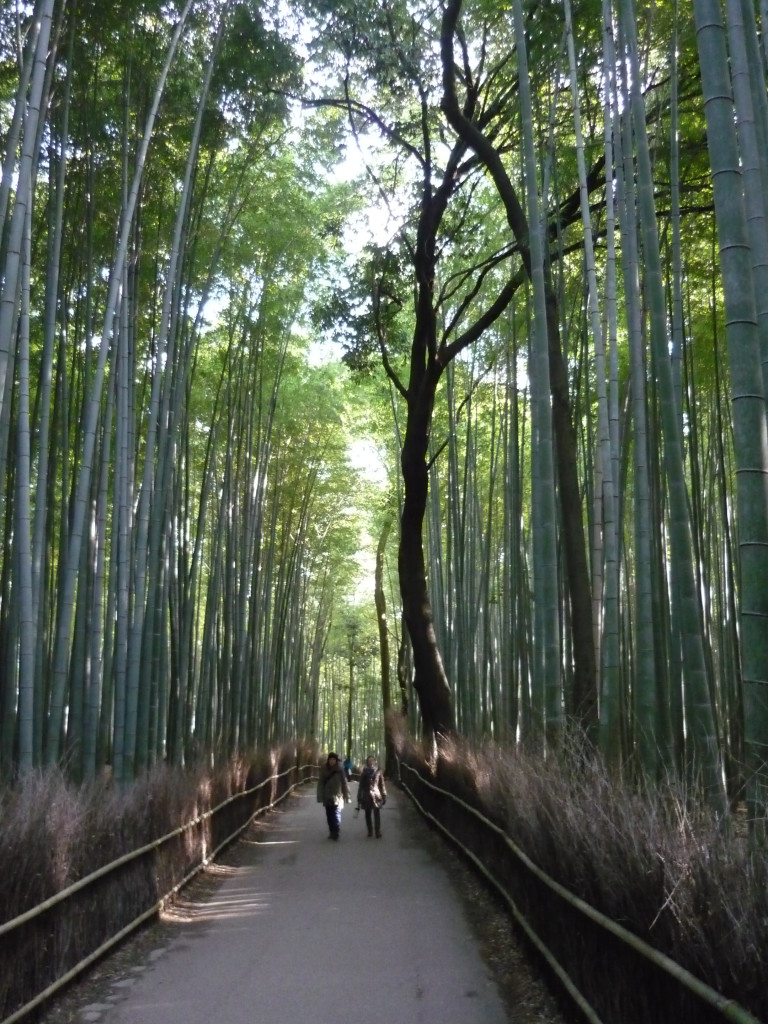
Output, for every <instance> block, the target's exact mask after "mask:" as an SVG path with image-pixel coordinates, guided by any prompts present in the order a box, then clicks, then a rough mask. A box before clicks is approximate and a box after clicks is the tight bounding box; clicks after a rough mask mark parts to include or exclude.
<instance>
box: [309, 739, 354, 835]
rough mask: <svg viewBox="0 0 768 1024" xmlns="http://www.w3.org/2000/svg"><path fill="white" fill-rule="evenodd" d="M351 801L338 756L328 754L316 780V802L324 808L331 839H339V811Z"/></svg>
mask: <svg viewBox="0 0 768 1024" xmlns="http://www.w3.org/2000/svg"><path fill="white" fill-rule="evenodd" d="M351 799H352V798H351V796H350V795H349V786H348V785H347V776H346V775H345V774H344V769H343V768H342V766H341V765H340V764H339V756H338V754H334V753H330V754H329V755H328V760H327V761H326V762H325V764H324V765H323V766H322V768H321V769H320V778H319V779H318V780H317V802H318V803H319V804H322V805H323V806H324V807H325V817H326V820H327V821H328V834H329V836H330V838H331V839H338V838H339V833H340V832H341V810H342V808H343V806H344V804H348V803H349V802H350V800H351Z"/></svg>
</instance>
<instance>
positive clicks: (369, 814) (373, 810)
mask: <svg viewBox="0 0 768 1024" xmlns="http://www.w3.org/2000/svg"><path fill="white" fill-rule="evenodd" d="M371 818H373V821H371ZM374 823H375V825H376V835H378V834H379V833H380V832H381V809H380V808H379V807H366V808H365V824H366V827H367V829H368V835H369V836H372V835H373V825H374Z"/></svg>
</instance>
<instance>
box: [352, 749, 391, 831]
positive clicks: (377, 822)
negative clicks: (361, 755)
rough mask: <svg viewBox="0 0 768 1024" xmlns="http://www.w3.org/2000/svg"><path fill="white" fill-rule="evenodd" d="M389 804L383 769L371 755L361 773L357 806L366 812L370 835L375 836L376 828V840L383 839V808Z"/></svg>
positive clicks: (366, 822)
mask: <svg viewBox="0 0 768 1024" xmlns="http://www.w3.org/2000/svg"><path fill="white" fill-rule="evenodd" d="M386 802H387V789H386V786H385V785H384V776H383V775H382V773H381V768H379V766H378V765H377V764H376V758H375V757H374V756H373V755H371V756H370V757H368V758H366V761H365V768H363V770H362V772H361V773H360V782H359V783H358V786H357V806H358V807H362V808H363V810H364V811H365V824H366V827H367V829H368V835H369V836H372V835H373V829H374V826H375V827H376V838H377V839H381V808H382V806H383V805H384V804H385V803H386Z"/></svg>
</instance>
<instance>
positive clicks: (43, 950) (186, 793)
mask: <svg viewBox="0 0 768 1024" xmlns="http://www.w3.org/2000/svg"><path fill="white" fill-rule="evenodd" d="M315 759H316V751H315V749H314V747H313V746H310V745H307V744H299V745H297V744H296V743H292V744H286V745H284V746H282V747H280V748H278V749H276V750H274V751H271V752H266V753H262V752H254V753H252V754H251V755H249V756H243V757H240V758H237V759H233V760H231V761H230V762H229V763H228V764H226V765H224V766H222V767H221V768H219V769H217V770H215V771H210V770H208V769H206V768H205V767H204V766H203V765H193V766H190V767H187V768H185V769H178V768H171V767H168V766H164V765H162V766H158V767H156V768H154V769H152V770H151V771H149V772H147V773H146V774H144V775H143V776H141V777H140V778H139V779H138V780H137V781H136V782H134V783H133V784H131V785H129V786H124V787H119V786H114V785H111V784H110V782H109V781H108V780H100V781H98V782H93V783H90V784H88V785H84V786H75V785H73V784H72V783H70V782H69V781H68V780H67V779H66V777H65V776H64V774H62V773H61V772H59V771H49V772H45V773H38V772H34V773H30V774H29V775H27V776H25V777H24V778H22V779H21V780H20V781H19V782H18V784H17V785H16V786H14V787H13V788H8V789H5V790H2V791H0V821H1V822H2V828H0V907H2V921H3V922H5V921H10V920H12V919H13V918H15V917H17V916H19V915H21V914H24V913H25V912H27V911H29V910H31V909H32V908H35V907H38V906H39V905H40V904H42V903H44V902H45V901H46V900H48V899H49V898H50V897H52V896H54V895H55V894H57V893H58V892H60V891H61V890H62V889H65V888H66V887H68V886H70V885H72V884H73V883H75V882H77V881H78V880H79V879H81V878H83V877H85V876H87V875H89V874H91V873H93V872H94V871H96V870H97V869H98V868H100V867H102V866H104V865H107V864H111V863H112V862H114V861H116V860H118V859H119V858H121V857H122V856H123V855H125V854H128V853H131V852H132V851H134V850H137V849H139V848H140V847H144V846H147V845H148V844H151V843H154V842H155V841H156V840H158V839H160V838H161V837H163V836H167V835H168V834H169V833H171V832H173V831H174V830H176V829H180V832H179V834H178V835H177V836H174V838H173V839H172V840H171V841H169V842H167V843H164V844H163V845H162V846H160V847H158V848H156V849H154V850H152V852H151V853H149V854H148V855H146V856H144V857H141V858H139V859H135V860H131V861H130V862H129V863H128V864H126V865H125V866H123V867H120V868H119V869H117V870H115V871H111V872H109V873H108V874H107V875H105V876H104V878H103V879H100V880H98V881H96V882H94V883H93V884H89V885H88V886H87V887H86V888H84V889H83V890H81V891H80V892H78V893H77V894H75V895H74V896H73V897H71V898H69V899H67V900H65V901H63V902H61V903H59V904H57V905H56V906H54V907H52V908H51V909H49V910H47V911H45V912H44V913H43V914H41V915H39V916H35V917H34V919H33V920H31V921H30V922H28V923H26V924H22V925H20V926H19V927H17V928H14V929H13V930H12V931H10V932H9V933H7V934H6V935H2V936H0V961H2V963H3V970H2V971H0V1019H4V1018H5V1016H6V1015H7V1014H9V1013H11V1012H13V1011H14V1010H15V1009H17V1008H18V1007H19V1006H21V1005H24V1004H25V1003H26V1002H28V1001H29V1000H30V999H32V998H34V997H35V996H37V995H38V994H39V993H40V992H41V991H43V990H44V989H45V988H46V987H47V986H48V985H50V984H51V983H52V982H53V981H55V980H56V979H57V978H59V977H61V976H62V975H63V974H64V973H66V971H68V970H69V969H70V968H71V967H72V966H73V965H74V964H76V963H78V962H79V961H80V960H81V959H83V958H84V957H86V956H88V955H90V953H91V952H92V951H93V950H94V949H96V948H98V947H99V946H100V945H101V943H103V942H105V941H106V940H107V939H109V938H110V937H111V936H113V935H115V934H117V933H118V932H119V931H120V930H121V929H122V928H124V927H125V926H126V925H128V924H130V923H131V922H132V921H133V920H135V919H136V918H137V917H138V916H139V915H140V914H142V913H144V912H145V911H147V910H148V909H150V908H152V907H153V906H155V905H156V904H157V902H158V901H159V900H161V899H163V898H164V896H165V895H166V894H167V893H168V892H169V891H170V890H171V889H173V888H174V886H177V885H178V884H179V883H180V882H181V881H182V880H183V879H184V878H185V877H187V876H188V875H189V874H190V873H191V872H192V871H194V869H195V868H197V867H198V866H199V865H200V863H201V862H202V861H203V860H204V859H207V858H208V857H210V855H211V852H212V851H213V850H215V849H216V848H217V847H218V846H219V845H221V843H223V842H225V841H226V840H227V838H228V837H229V836H231V835H232V834H233V833H234V832H235V831H236V830H237V829H238V828H239V827H240V826H241V825H243V824H245V823H246V822H247V821H248V819H249V818H250V816H251V815H252V814H253V813H254V812H255V811H256V810H258V808H260V807H263V806H266V805H268V804H269V803H271V802H273V801H274V800H275V799H276V798H277V797H278V796H279V795H281V794H282V793H283V792H285V790H286V788H287V787H288V786H290V785H291V784H292V783H294V782H296V781H297V773H296V772H293V773H291V774H289V775H287V776H286V777H285V778H284V779H280V780H276V781H272V782H270V783H268V784H267V785H265V786H263V787H262V788H261V789H259V790H258V791H257V792H256V793H254V794H251V795H248V796H245V795H244V796H243V798H242V799H240V800H234V801H231V802H229V803H226V806H225V807H224V808H223V809H221V810H220V811H218V812H217V813H216V814H215V815H208V814H207V812H209V811H211V810H213V809H214V808H217V807H219V806H220V805H221V804H223V803H225V802H226V801H227V800H228V798H229V797H232V796H234V795H235V794H245V793H246V791H248V790H250V789H252V788H253V787H255V786H257V785H258V784H259V783H260V782H262V780H265V779H268V778H269V777H270V776H272V775H273V773H280V772H283V771H285V770H286V769H288V768H290V767H291V766H292V765H296V764H297V762H298V763H300V764H310V763H312V762H313V761H314V760H315ZM190 822H196V824H194V825H193V826H192V827H189V828H185V829H181V826H184V825H187V824H188V823H190Z"/></svg>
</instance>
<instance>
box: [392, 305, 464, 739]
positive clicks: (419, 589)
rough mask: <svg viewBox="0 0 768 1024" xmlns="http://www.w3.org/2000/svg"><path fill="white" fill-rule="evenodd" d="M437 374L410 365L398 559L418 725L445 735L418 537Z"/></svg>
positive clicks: (446, 692) (449, 727)
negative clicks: (416, 383)
mask: <svg viewBox="0 0 768 1024" xmlns="http://www.w3.org/2000/svg"><path fill="white" fill-rule="evenodd" d="M422 287H423V286H422ZM418 317H419V314H418V312H417V324H416V331H415V334H418V332H419V323H418ZM415 344H416V343H415ZM415 362H416V360H414V363H415ZM439 377H440V367H439V364H437V363H436V361H434V360H433V361H431V363H430V365H429V366H428V367H427V369H426V371H425V372H424V374H423V377H422V380H421V381H420V386H419V387H418V388H416V389H414V387H413V385H414V373H413V367H412V373H411V388H410V389H409V394H408V422H407V424H406V428H405V436H404V438H403V451H402V455H401V465H402V470H403V482H404V485H405V495H404V498H403V511H402V516H401V519H400V549H399V553H398V562H397V564H398V571H399V575H400V594H401V597H402V599H403V616H404V618H405V621H406V624H407V626H408V635H409V636H410V638H411V646H412V648H413V665H414V680H413V685H414V688H415V690H416V693H417V694H418V696H419V708H420V711H421V722H422V729H423V731H424V734H425V735H427V736H433V735H446V734H448V733H450V732H452V731H453V729H454V713H453V700H452V695H451V688H450V686H449V683H448V678H447V676H446V674H445V668H444V667H443V660H442V658H441V656H440V651H439V650H438V646H437V638H436V637H435V627H434V622H433V620H432V605H431V603H430V600H429V593H428V591H427V569H426V564H425V559H424V545H423V542H422V527H423V524H424V515H425V513H426V507H427V489H428V469H427V450H428V444H429V429H430V424H431V419H432V408H433V405H434V399H435V389H436V387H437V382H438V380H439Z"/></svg>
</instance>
